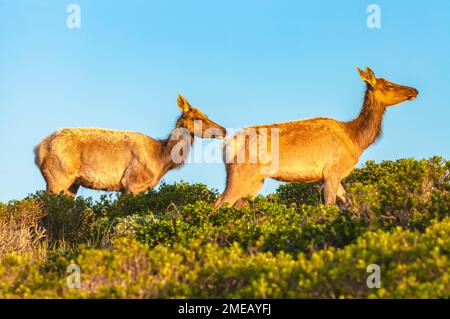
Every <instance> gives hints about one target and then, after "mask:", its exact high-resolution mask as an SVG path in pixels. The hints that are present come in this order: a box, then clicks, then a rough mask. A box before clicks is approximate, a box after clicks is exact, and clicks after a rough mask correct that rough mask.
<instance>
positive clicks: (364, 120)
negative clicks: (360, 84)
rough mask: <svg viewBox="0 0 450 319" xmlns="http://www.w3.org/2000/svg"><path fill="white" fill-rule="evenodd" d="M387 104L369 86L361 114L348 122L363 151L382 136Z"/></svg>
mask: <svg viewBox="0 0 450 319" xmlns="http://www.w3.org/2000/svg"><path fill="white" fill-rule="evenodd" d="M385 110H386V107H385V105H383V104H382V103H381V101H379V100H377V99H376V98H375V95H374V93H373V90H372V89H371V88H370V87H368V88H367V90H366V95H365V97H364V103H363V106H362V109H361V112H360V113H359V116H358V117H357V118H356V119H354V120H353V121H350V122H346V123H345V124H346V126H347V129H348V132H349V134H350V136H351V139H352V140H353V142H355V143H356V144H357V145H358V147H359V148H360V151H361V153H362V152H363V151H364V150H365V149H367V148H368V147H369V146H370V145H372V144H373V143H375V141H376V140H377V139H378V138H379V137H380V136H381V133H382V122H383V115H384V112H385Z"/></svg>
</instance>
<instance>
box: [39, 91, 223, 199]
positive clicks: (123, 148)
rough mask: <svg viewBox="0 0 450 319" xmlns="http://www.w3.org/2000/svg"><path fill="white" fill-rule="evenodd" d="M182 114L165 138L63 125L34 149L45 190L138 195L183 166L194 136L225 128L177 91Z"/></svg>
mask: <svg viewBox="0 0 450 319" xmlns="http://www.w3.org/2000/svg"><path fill="white" fill-rule="evenodd" d="M177 102H178V107H179V108H180V109H181V111H182V114H181V116H180V117H179V119H178V120H177V122H176V127H175V129H174V130H173V131H172V133H171V134H170V136H169V137H168V138H167V139H165V140H155V139H153V138H151V137H149V136H146V135H144V134H141V133H135V132H129V131H114V130H105V129H98V128H64V129H60V130H58V131H57V132H55V133H53V134H52V135H50V136H49V137H47V138H46V139H44V140H43V141H42V142H41V143H40V144H39V145H38V146H36V148H35V154H36V160H35V161H36V165H37V166H38V167H39V169H40V170H41V172H42V175H43V176H44V179H45V181H46V183H47V192H49V193H56V194H59V193H61V192H63V193H65V194H67V195H70V196H75V195H76V193H77V191H78V189H79V187H80V186H83V187H86V188H91V189H97V190H106V191H117V192H122V193H125V194H133V195H135V194H139V193H141V192H145V191H147V190H149V189H152V188H153V187H155V186H156V185H157V184H158V183H159V181H160V180H161V178H162V177H163V176H164V175H165V174H166V173H167V172H168V171H170V170H172V169H174V168H178V167H180V166H182V165H183V164H184V161H185V159H186V158H187V155H188V153H189V151H190V148H191V146H192V143H193V142H194V136H199V137H202V138H223V137H225V135H226V130H225V129H224V128H223V127H222V126H220V125H218V124H217V123H215V122H213V121H211V120H210V119H209V118H208V117H207V116H206V115H205V114H203V113H202V112H201V111H200V110H199V109H196V108H194V107H191V105H190V104H189V102H188V101H187V100H186V99H185V98H184V97H183V96H181V95H179V96H178V101H177Z"/></svg>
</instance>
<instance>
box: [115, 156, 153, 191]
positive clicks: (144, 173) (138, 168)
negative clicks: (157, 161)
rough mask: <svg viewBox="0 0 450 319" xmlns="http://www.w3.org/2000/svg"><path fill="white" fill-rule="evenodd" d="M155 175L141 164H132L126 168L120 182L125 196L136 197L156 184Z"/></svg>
mask: <svg viewBox="0 0 450 319" xmlns="http://www.w3.org/2000/svg"><path fill="white" fill-rule="evenodd" d="M158 182H159V180H157V178H155V175H154V174H153V173H152V172H150V171H149V170H148V169H146V168H145V166H144V165H142V164H139V163H137V164H133V165H130V167H128V168H127V170H126V171H125V174H124V175H123V177H122V180H121V182H120V184H121V188H122V189H123V191H124V193H125V194H131V195H138V194H140V193H143V192H146V191H148V190H149V189H152V188H153V187H155V186H156V184H158Z"/></svg>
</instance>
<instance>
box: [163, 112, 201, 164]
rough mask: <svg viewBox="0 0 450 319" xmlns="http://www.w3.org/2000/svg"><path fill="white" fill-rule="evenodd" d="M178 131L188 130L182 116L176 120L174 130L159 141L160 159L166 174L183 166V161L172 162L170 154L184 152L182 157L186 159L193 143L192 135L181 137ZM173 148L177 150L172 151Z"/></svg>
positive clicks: (185, 120)
mask: <svg viewBox="0 0 450 319" xmlns="http://www.w3.org/2000/svg"><path fill="white" fill-rule="evenodd" d="M179 129H188V127H187V119H186V118H185V117H184V116H183V115H181V116H180V117H179V118H178V120H177V123H176V125H175V128H174V129H173V130H172V132H170V134H169V136H168V137H167V138H166V139H164V140H160V141H159V142H160V144H161V158H162V160H163V166H164V170H165V171H166V172H167V171H169V170H172V169H175V168H179V167H181V166H183V165H184V161H181V162H179V161H174V158H173V154H172V152H175V153H176V154H183V153H182V152H186V153H184V154H183V155H185V158H187V156H188V155H189V152H190V151H191V148H192V144H193V143H194V135H193V134H192V133H189V137H187V136H186V135H184V136H183V135H181V133H180V132H181V131H180V130H179ZM174 147H177V150H174ZM180 152H181V153H180Z"/></svg>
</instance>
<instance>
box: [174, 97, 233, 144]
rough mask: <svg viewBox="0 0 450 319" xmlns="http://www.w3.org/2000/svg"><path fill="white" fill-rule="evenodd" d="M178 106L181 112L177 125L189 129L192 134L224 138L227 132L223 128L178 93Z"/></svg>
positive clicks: (202, 136)
mask: <svg viewBox="0 0 450 319" xmlns="http://www.w3.org/2000/svg"><path fill="white" fill-rule="evenodd" d="M177 102H178V107H179V108H180V109H181V111H182V112H183V114H182V115H181V117H180V119H179V121H178V124H177V126H178V127H183V128H185V129H187V130H188V131H189V133H190V134H191V135H192V136H194V135H195V136H198V137H201V138H224V137H225V136H226V134H227V131H226V129H225V128H223V127H222V126H220V125H219V124H217V123H215V122H214V121H211V120H210V119H209V118H208V117H207V116H206V115H205V114H203V112H202V111H200V110H199V109H198V108H195V107H192V106H191V105H190V104H189V102H188V101H187V100H186V99H185V98H184V97H183V96H182V95H181V94H180V95H178V100H177Z"/></svg>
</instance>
